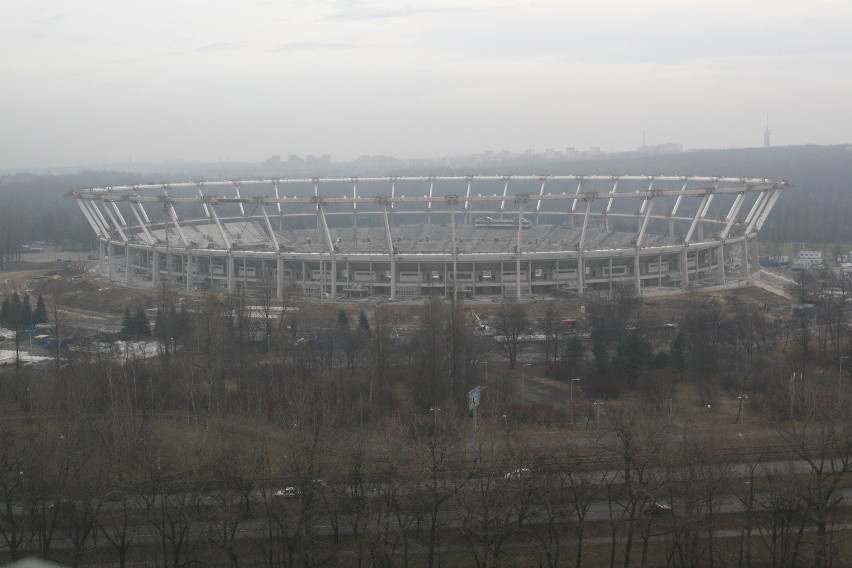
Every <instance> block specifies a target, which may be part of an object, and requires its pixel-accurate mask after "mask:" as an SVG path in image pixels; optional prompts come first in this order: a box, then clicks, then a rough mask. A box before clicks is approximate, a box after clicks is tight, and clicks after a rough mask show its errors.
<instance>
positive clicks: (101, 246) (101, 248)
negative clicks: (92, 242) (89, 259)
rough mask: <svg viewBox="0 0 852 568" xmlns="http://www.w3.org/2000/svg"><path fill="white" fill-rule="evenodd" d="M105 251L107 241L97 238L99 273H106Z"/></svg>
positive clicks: (106, 250)
mask: <svg viewBox="0 0 852 568" xmlns="http://www.w3.org/2000/svg"><path fill="white" fill-rule="evenodd" d="M107 252H108V249H107V243H106V242H105V241H101V240H98V272H100V273H101V274H106V262H107Z"/></svg>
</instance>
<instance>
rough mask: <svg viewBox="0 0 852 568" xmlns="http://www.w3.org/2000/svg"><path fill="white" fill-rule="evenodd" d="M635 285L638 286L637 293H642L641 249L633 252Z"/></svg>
mask: <svg viewBox="0 0 852 568" xmlns="http://www.w3.org/2000/svg"><path fill="white" fill-rule="evenodd" d="M633 285H634V286H635V287H636V295H637V296H638V295H640V294H641V293H642V266H641V264H640V263H639V251H638V250H637V251H636V252H635V253H633Z"/></svg>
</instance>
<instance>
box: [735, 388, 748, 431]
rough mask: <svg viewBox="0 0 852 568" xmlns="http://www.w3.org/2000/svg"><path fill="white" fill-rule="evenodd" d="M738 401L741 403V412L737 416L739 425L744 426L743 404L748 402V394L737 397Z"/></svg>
mask: <svg viewBox="0 0 852 568" xmlns="http://www.w3.org/2000/svg"><path fill="white" fill-rule="evenodd" d="M737 399H738V400H739V401H740V411H739V413H738V414H737V423H739V424H742V423H743V404H744V403H745V401H747V400H748V395H747V394H741V395H739V396H738V397H737Z"/></svg>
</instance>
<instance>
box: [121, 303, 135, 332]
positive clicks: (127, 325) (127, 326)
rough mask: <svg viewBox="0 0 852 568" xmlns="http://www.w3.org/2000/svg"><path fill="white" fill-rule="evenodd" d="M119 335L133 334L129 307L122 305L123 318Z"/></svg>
mask: <svg viewBox="0 0 852 568" xmlns="http://www.w3.org/2000/svg"><path fill="white" fill-rule="evenodd" d="M121 335H133V316H131V315H130V308H128V307H127V306H124V320H123V321H122V322H121Z"/></svg>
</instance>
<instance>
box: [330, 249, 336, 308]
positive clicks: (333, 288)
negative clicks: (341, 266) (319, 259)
mask: <svg viewBox="0 0 852 568" xmlns="http://www.w3.org/2000/svg"><path fill="white" fill-rule="evenodd" d="M336 297H337V257H335V255H334V254H332V255H331V299H332V300H333V299H335V298H336Z"/></svg>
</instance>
